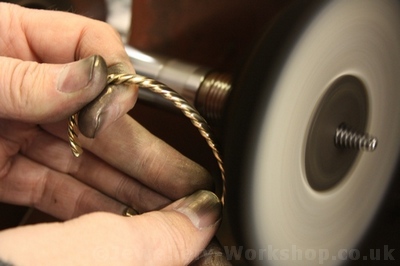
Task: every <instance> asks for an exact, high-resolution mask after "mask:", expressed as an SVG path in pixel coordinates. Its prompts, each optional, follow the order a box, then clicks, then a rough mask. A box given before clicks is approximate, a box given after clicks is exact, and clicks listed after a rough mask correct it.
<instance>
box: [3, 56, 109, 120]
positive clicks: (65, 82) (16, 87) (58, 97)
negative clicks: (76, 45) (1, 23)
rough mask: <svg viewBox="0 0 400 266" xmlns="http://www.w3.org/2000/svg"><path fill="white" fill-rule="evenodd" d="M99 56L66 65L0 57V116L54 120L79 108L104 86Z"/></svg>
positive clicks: (104, 81) (103, 68)
mask: <svg viewBox="0 0 400 266" xmlns="http://www.w3.org/2000/svg"><path fill="white" fill-rule="evenodd" d="M106 83H107V66H106V63H105V61H104V59H103V58H102V57H100V56H91V57H88V58H86V59H82V60H79V61H76V62H73V63H69V64H39V63H37V62H30V61H21V60H19V59H14V58H8V57H0V117H2V118H8V119H17V120H23V121H25V122H33V123H42V122H54V121H57V120H61V119H63V118H66V117H67V116H68V115H70V114H72V113H74V112H76V111H77V110H79V109H80V108H82V107H83V106H84V105H85V104H87V103H88V102H89V101H91V100H92V99H94V98H95V97H96V96H97V95H98V94H99V93H100V92H101V91H102V90H103V89H104V87H105V86H106Z"/></svg>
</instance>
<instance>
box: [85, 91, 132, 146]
mask: <svg viewBox="0 0 400 266" xmlns="http://www.w3.org/2000/svg"><path fill="white" fill-rule="evenodd" d="M136 90H137V88H136ZM130 91H133V90H132V85H129V86H127V85H109V86H107V87H106V89H105V90H104V91H103V92H102V93H101V94H100V95H99V96H98V97H97V98H96V99H95V100H94V101H92V102H91V103H89V104H88V105H86V106H85V107H84V108H83V109H82V110H81V111H80V112H79V118H78V121H79V122H78V125H79V130H80V132H81V133H82V134H83V135H84V136H86V137H89V138H94V137H95V136H96V135H97V134H98V133H100V132H101V131H102V130H103V129H104V128H106V127H108V126H109V125H110V124H111V123H113V122H115V121H116V120H117V119H118V118H120V117H121V116H122V115H124V114H125V113H126V112H127V111H128V110H130V109H132V107H133V105H134V104H135V101H136V97H133V96H132V93H130Z"/></svg>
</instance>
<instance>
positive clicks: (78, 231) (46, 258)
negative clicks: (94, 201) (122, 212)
mask: <svg viewBox="0 0 400 266" xmlns="http://www.w3.org/2000/svg"><path fill="white" fill-rule="evenodd" d="M171 207H172V208H171ZM171 207H170V208H166V209H165V210H163V211H158V212H150V213H146V214H143V215H139V216H134V217H132V218H124V217H119V216H115V215H111V214H106V213H95V214H89V215H85V216H81V217H79V218H77V219H74V220H71V221H69V222H65V223H63V224H56V223H52V224H41V225H35V226H25V227H21V228H17V229H11V230H7V231H3V232H2V233H0V249H1V250H2V256H5V258H7V259H8V261H9V262H12V263H14V264H16V265H17V264H18V265H24V264H26V263H27V262H28V260H29V263H28V264H38V265H47V264H49V263H52V264H53V265H54V264H60V263H61V264H71V265H74V264H77V263H79V264H82V265H92V264H95V265H187V264H189V263H190V262H191V261H192V260H193V259H194V258H196V256H198V255H199V254H200V252H201V250H203V249H204V247H205V246H206V245H207V243H208V242H209V241H210V239H211V238H212V236H213V235H214V234H215V231H216V230H217V228H218V224H219V220H220V215H221V204H220V202H219V200H218V198H217V197H216V196H215V195H214V194H213V193H210V192H206V191H200V192H197V193H195V194H193V195H192V196H189V197H187V198H185V199H183V200H181V201H180V202H179V204H174V205H172V206H171ZM60 239H61V240H62V241H60ZM55 242H56V243H58V244H57V246H56V247H54V244H53V243H55ZM24 246H28V247H29V249H21V247H24ZM43 250H45V251H46V252H43ZM38 251H39V252H38ZM71 254H73V256H71Z"/></svg>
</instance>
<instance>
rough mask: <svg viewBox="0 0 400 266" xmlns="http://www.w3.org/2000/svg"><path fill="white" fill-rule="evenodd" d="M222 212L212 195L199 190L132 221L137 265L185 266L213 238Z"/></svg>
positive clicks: (197, 255)
mask: <svg viewBox="0 0 400 266" xmlns="http://www.w3.org/2000/svg"><path fill="white" fill-rule="evenodd" d="M221 208H222V206H221V202H220V200H219V199H218V197H217V196H216V195H215V194H214V193H212V192H210V191H205V190H201V191H198V192H196V193H194V194H192V195H190V196H188V197H186V198H183V199H181V200H179V201H177V202H175V203H173V204H171V205H170V206H168V207H166V208H165V209H164V210H162V211H159V212H150V213H146V214H143V215H139V216H136V217H134V218H133V219H132V223H134V227H133V228H134V230H135V231H136V233H135V235H137V236H138V238H137V243H139V245H138V246H137V247H136V249H138V250H140V252H138V254H140V256H139V257H138V262H139V264H138V265H147V264H148V265H188V264H189V263H190V262H191V261H193V260H194V259H195V258H198V257H199V256H200V255H201V254H200V253H201V252H202V251H204V249H205V248H206V246H207V244H208V243H209V242H210V241H211V239H212V238H213V236H214V235H215V233H216V230H217V229H218V226H219V223H220V220H221Z"/></svg>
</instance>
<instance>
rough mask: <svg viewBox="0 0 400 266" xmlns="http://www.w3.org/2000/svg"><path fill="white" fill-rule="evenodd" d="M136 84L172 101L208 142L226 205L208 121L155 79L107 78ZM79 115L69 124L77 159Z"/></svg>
mask: <svg viewBox="0 0 400 266" xmlns="http://www.w3.org/2000/svg"><path fill="white" fill-rule="evenodd" d="M122 83H125V84H136V85H138V86H139V87H140V88H145V89H148V90H150V91H151V92H153V93H156V94H160V95H161V96H162V97H163V98H165V99H166V100H169V101H171V102H172V103H173V104H174V105H175V107H177V108H178V109H180V110H181V112H182V113H183V114H184V115H185V116H186V117H187V118H189V119H190V121H191V122H192V124H193V125H194V126H195V127H196V128H197V129H198V131H199V132H200V134H201V136H203V138H204V139H205V140H206V142H207V144H208V146H209V147H210V148H211V150H212V152H213V154H214V157H215V159H216V160H217V163H218V167H219V170H220V172H221V179H222V195H221V202H222V204H224V201H225V193H226V189H225V170H224V165H223V161H222V157H221V154H220V152H219V149H218V146H217V143H216V141H215V137H214V135H213V134H212V130H211V128H210V126H209V125H208V123H207V121H206V120H205V119H204V118H203V117H202V116H201V115H200V113H199V112H198V111H197V110H196V109H195V108H194V107H192V106H191V105H190V104H189V103H188V102H187V101H186V100H185V99H184V98H182V97H181V96H180V95H179V94H178V93H176V92H175V91H173V90H172V89H170V88H169V87H167V86H166V85H165V84H163V83H160V82H157V81H155V80H153V79H150V78H147V77H143V76H140V75H136V74H111V75H108V77H107V84H108V85H110V84H114V85H119V84H122ZM77 125H78V122H77V114H74V115H73V116H71V117H70V118H69V123H68V138H69V143H70V147H71V150H72V153H73V154H74V156H75V157H79V156H80V155H81V154H82V152H83V149H82V148H81V145H80V143H79V140H78V134H77Z"/></svg>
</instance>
